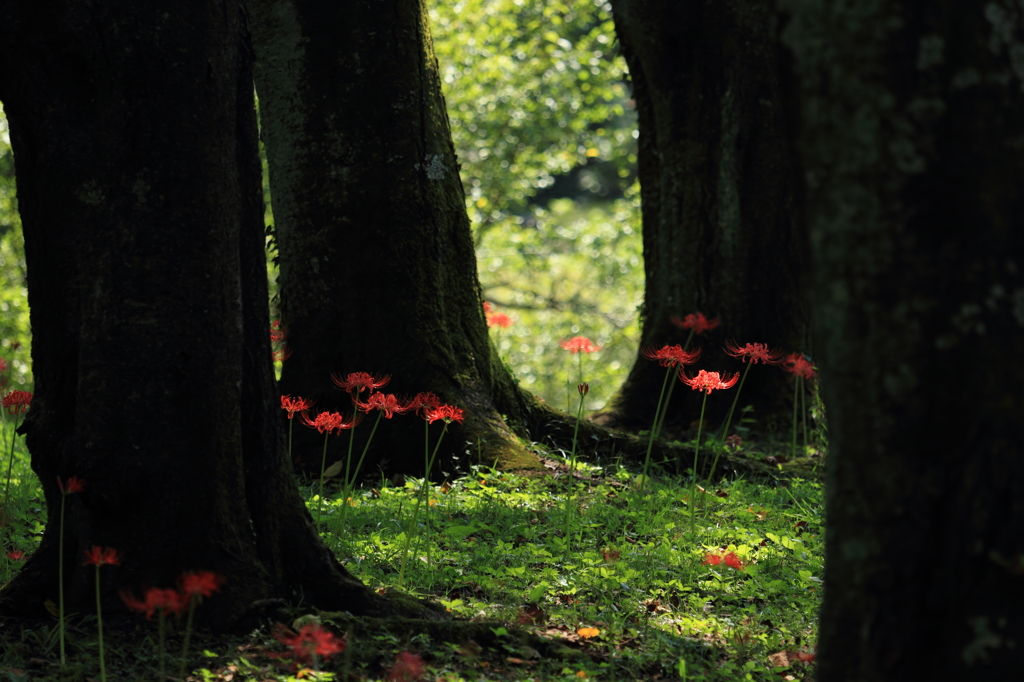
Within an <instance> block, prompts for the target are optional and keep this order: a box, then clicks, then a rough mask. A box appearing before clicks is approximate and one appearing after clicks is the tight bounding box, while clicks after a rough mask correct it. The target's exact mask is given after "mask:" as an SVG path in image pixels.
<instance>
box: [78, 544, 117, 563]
mask: <svg viewBox="0 0 1024 682" xmlns="http://www.w3.org/2000/svg"><path fill="white" fill-rule="evenodd" d="M83 554H85V561H83V562H82V565H83V566H89V565H95V566H104V565H107V564H114V565H116V566H120V565H121V553H120V552H118V551H117V550H116V549H114V548H113V547H100V546H99V545H93V546H92V547H91V548H89V549H87V550H85V552H83Z"/></svg>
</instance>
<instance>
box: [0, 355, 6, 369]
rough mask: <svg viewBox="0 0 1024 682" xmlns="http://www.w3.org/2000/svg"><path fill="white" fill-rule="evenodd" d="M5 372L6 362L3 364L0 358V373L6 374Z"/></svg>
mask: <svg viewBox="0 0 1024 682" xmlns="http://www.w3.org/2000/svg"><path fill="white" fill-rule="evenodd" d="M6 371H7V362H5V361H4V359H3V358H0V372H6Z"/></svg>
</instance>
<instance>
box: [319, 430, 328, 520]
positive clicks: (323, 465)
mask: <svg viewBox="0 0 1024 682" xmlns="http://www.w3.org/2000/svg"><path fill="white" fill-rule="evenodd" d="M330 436H331V432H330V431H325V432H324V454H323V455H322V456H321V457H320V499H319V503H318V504H317V505H316V532H317V533H319V532H320V515H321V513H322V512H323V509H324V469H325V468H326V467H327V439H328V438H330Z"/></svg>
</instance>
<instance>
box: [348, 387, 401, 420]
mask: <svg viewBox="0 0 1024 682" xmlns="http://www.w3.org/2000/svg"><path fill="white" fill-rule="evenodd" d="M356 407H358V408H359V409H360V410H362V411H363V412H366V413H369V412H370V411H371V410H380V411H381V412H383V413H384V417H385V418H387V419H391V418H392V417H394V416H395V414H402V413H403V412H405V410H406V406H405V405H402V403H400V402H399V401H398V397H397V396H395V394H394V393H371V394H370V397H369V398H367V399H366V402H365V403H362V402H359V401H358V400H357V401H356Z"/></svg>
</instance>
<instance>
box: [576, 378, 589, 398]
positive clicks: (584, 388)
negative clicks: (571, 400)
mask: <svg viewBox="0 0 1024 682" xmlns="http://www.w3.org/2000/svg"><path fill="white" fill-rule="evenodd" d="M576 390H577V391H579V394H580V395H586V394H588V393H590V382H589V381H584V382H583V383H582V384H576Z"/></svg>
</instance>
